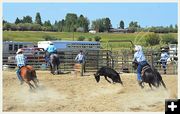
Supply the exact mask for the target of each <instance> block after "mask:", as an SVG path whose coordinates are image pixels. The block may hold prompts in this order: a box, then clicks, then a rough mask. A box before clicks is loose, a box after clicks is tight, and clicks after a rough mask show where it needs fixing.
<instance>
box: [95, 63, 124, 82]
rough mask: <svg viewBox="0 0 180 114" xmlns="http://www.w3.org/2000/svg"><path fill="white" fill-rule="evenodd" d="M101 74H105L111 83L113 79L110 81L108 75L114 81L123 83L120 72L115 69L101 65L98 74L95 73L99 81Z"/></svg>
mask: <svg viewBox="0 0 180 114" xmlns="http://www.w3.org/2000/svg"><path fill="white" fill-rule="evenodd" d="M100 76H104V77H105V79H106V80H107V81H108V82H109V83H111V81H109V80H108V79H107V77H108V78H111V79H112V81H113V83H121V84H122V85H123V83H122V81H121V78H120V76H119V74H118V73H117V72H116V71H115V70H114V69H112V68H109V67H107V66H103V67H101V68H100V69H99V70H98V71H97V72H96V74H94V77H95V79H96V81H97V82H99V81H100Z"/></svg>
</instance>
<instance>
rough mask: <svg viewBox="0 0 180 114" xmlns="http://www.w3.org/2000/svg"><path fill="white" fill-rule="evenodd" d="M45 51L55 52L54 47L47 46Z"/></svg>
mask: <svg viewBox="0 0 180 114" xmlns="http://www.w3.org/2000/svg"><path fill="white" fill-rule="evenodd" d="M46 51H48V52H49V53H53V52H56V51H57V49H56V47H55V46H54V45H49V46H48V48H47V49H46Z"/></svg>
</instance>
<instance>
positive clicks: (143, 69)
mask: <svg viewBox="0 0 180 114" xmlns="http://www.w3.org/2000/svg"><path fill="white" fill-rule="evenodd" d="M149 68H151V66H150V65H145V66H143V68H142V70H141V76H144V72H145V71H146V70H147V69H149Z"/></svg>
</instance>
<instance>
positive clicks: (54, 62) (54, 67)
mask: <svg viewBox="0 0 180 114" xmlns="http://www.w3.org/2000/svg"><path fill="white" fill-rule="evenodd" d="M49 64H50V71H51V73H52V74H53V75H55V74H58V73H59V64H60V60H59V56H58V54H55V53H52V54H51V55H50V57H49Z"/></svg>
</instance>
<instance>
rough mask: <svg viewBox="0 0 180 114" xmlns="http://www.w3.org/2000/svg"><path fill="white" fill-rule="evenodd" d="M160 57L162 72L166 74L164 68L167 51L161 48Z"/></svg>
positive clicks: (167, 56)
mask: <svg viewBox="0 0 180 114" xmlns="http://www.w3.org/2000/svg"><path fill="white" fill-rule="evenodd" d="M161 52H162V53H161V59H160V62H161V64H162V67H163V69H164V74H166V68H167V64H166V63H167V59H168V58H169V55H168V53H167V51H166V50H165V49H164V48H163V49H162V50H161Z"/></svg>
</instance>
